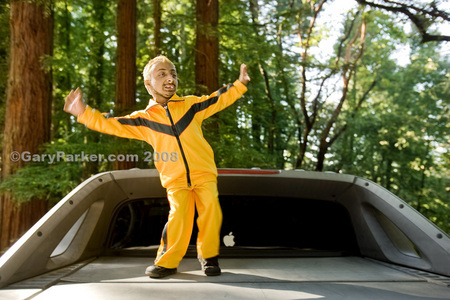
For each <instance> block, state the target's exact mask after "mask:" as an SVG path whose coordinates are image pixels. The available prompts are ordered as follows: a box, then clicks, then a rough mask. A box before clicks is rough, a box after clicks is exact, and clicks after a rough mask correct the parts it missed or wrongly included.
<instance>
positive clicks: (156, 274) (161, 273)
mask: <svg viewBox="0 0 450 300" xmlns="http://www.w3.org/2000/svg"><path fill="white" fill-rule="evenodd" d="M176 272H177V268H173V269H168V268H164V267H160V266H157V265H153V266H150V267H148V268H147V269H146V270H145V275H148V276H150V278H163V277H166V276H169V275H172V274H175V273H176Z"/></svg>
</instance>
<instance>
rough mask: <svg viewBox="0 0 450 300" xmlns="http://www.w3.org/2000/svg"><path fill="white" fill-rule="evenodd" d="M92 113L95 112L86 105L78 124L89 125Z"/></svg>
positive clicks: (78, 118) (79, 116)
mask: <svg viewBox="0 0 450 300" xmlns="http://www.w3.org/2000/svg"><path fill="white" fill-rule="evenodd" d="M92 112H93V109H92V108H91V107H90V106H89V105H86V109H85V110H84V112H83V113H82V114H79V115H78V117H77V122H78V123H82V124H84V125H87V124H88V121H89V119H90V116H92Z"/></svg>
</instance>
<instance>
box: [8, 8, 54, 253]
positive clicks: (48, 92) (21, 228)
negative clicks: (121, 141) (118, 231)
mask: <svg viewBox="0 0 450 300" xmlns="http://www.w3.org/2000/svg"><path fill="white" fill-rule="evenodd" d="M51 3H52V2H51V1H47V2H45V4H36V3H33V2H30V1H11V18H10V29H11V43H10V69H9V79H8V87H7V98H6V112H5V128H4V135H3V141H2V147H3V149H2V173H1V174H2V179H5V178H7V177H8V176H10V175H11V174H14V173H15V172H16V171H17V170H18V169H19V168H21V167H22V166H23V165H24V162H23V161H21V160H19V161H17V162H14V161H12V159H11V154H12V153H13V152H14V153H19V154H20V153H23V152H24V151H28V152H30V153H31V154H36V153H38V152H39V147H40V146H41V145H42V144H43V143H45V142H48V141H49V138H50V124H51V118H50V117H51V102H52V76H51V75H52V74H51V71H50V70H49V69H48V68H45V66H44V59H45V57H46V56H49V55H52V42H53V16H52V13H51V8H50V7H51ZM46 210H47V204H46V202H45V200H40V199H34V200H32V201H30V202H27V203H25V204H23V205H20V206H19V205H17V204H16V202H14V200H13V197H12V195H11V194H9V193H4V194H2V195H0V227H1V228H0V232H1V238H0V251H1V250H3V249H4V248H5V247H9V246H10V245H11V244H12V242H14V241H15V240H17V239H18V238H19V237H20V236H21V235H22V234H23V233H24V232H25V231H26V230H28V229H29V228H30V227H31V226H32V225H33V224H34V223H35V222H36V221H37V220H39V218H40V217H42V216H43V215H44V214H45V212H46Z"/></svg>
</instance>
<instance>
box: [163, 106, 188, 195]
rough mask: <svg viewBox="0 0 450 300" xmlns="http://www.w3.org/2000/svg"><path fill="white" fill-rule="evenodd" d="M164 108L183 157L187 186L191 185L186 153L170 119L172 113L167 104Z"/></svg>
mask: <svg viewBox="0 0 450 300" xmlns="http://www.w3.org/2000/svg"><path fill="white" fill-rule="evenodd" d="M164 109H165V110H166V114H167V116H168V117H169V120H170V124H171V125H172V131H173V134H174V135H175V137H176V139H177V142H178V146H179V147H180V152H181V157H183V162H184V167H185V168H186V179H187V184H188V186H191V175H190V171H189V165H188V163H187V159H186V155H185V154H184V150H183V147H182V146H181V140H180V135H179V134H178V131H177V128H176V127H175V124H174V122H173V119H172V115H171V114H170V111H169V106H168V105H167V104H166V105H165V106H164Z"/></svg>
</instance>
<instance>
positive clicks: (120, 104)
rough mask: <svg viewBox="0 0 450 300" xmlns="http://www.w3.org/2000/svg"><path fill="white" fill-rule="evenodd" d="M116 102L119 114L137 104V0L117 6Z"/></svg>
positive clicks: (126, 165) (118, 165)
mask: <svg viewBox="0 0 450 300" xmlns="http://www.w3.org/2000/svg"><path fill="white" fill-rule="evenodd" d="M117 33H118V36H117V63H116V103H115V109H116V112H117V114H118V115H123V114H124V113H129V111H128V110H130V109H132V108H134V106H135V105H136V0H119V1H118V6H117ZM135 165H136V164H135V163H134V162H132V161H121V162H120V161H116V162H115V169H121V170H125V169H130V168H134V167H135Z"/></svg>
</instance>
